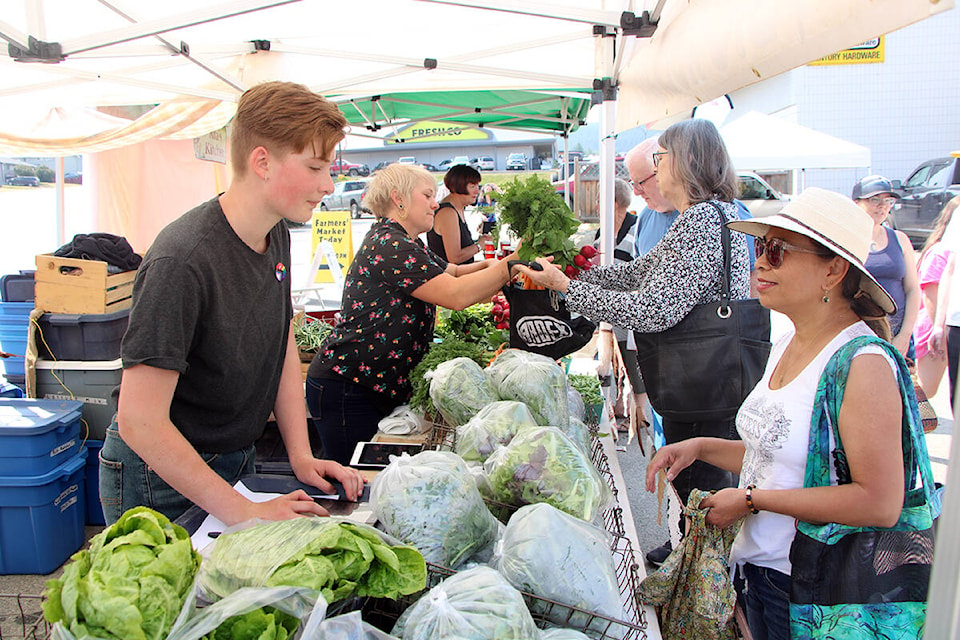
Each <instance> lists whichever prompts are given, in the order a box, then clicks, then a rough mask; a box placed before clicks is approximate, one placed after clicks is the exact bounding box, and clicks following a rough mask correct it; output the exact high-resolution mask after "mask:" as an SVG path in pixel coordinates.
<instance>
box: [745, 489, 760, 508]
mask: <svg viewBox="0 0 960 640" xmlns="http://www.w3.org/2000/svg"><path fill="white" fill-rule="evenodd" d="M756 488H757V485H755V484H748V485H747V495H746V499H747V509H749V510H750V513H752V514H754V515H756V514H758V513H760V509H757V508H756V507H755V506H754V504H753V490H754V489H756Z"/></svg>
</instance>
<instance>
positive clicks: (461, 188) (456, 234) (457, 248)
mask: <svg viewBox="0 0 960 640" xmlns="http://www.w3.org/2000/svg"><path fill="white" fill-rule="evenodd" d="M443 183H444V184H445V185H446V186H447V189H449V190H450V195H448V196H447V197H446V198H444V199H443V200H442V201H441V202H440V208H439V209H437V211H436V213H435V214H434V219H433V229H431V230H430V231H428V232H427V246H429V247H430V249H431V250H433V252H434V253H436V254H437V255H438V256H440V257H441V258H443V259H444V260H446V261H447V262H450V263H453V264H467V263H468V262H473V257H474V256H475V255H477V254H478V253H480V245H479V244H477V241H476V240H474V239H473V234H472V233H471V232H470V227H468V226H467V221H466V219H465V218H464V210H465V209H466V207H467V205H470V204H473V203H474V202H476V200H477V195H478V194H479V193H480V172H479V171H477V170H476V169H474V168H473V167H470V166H467V165H465V164H458V165H456V166H454V167H451V169H450V170H449V171H447V174H446V175H445V176H444V177H443Z"/></svg>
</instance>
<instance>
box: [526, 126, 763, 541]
mask: <svg viewBox="0 0 960 640" xmlns="http://www.w3.org/2000/svg"><path fill="white" fill-rule="evenodd" d="M659 143H660V150H659V151H658V152H656V153H654V154H653V156H654V157H653V160H654V166H655V168H656V172H657V173H656V175H657V184H658V185H659V187H660V192H661V193H662V194H663V196H664V197H665V198H666V199H667V200H668V201H669V202H670V203H671V204H672V205H673V206H674V207H675V208H676V210H677V211H681V212H682V213H680V215H679V216H678V217H677V219H676V221H675V222H674V223H673V225H672V226H671V227H670V229H669V230H668V231H667V233H666V234H665V235H664V236H663V239H661V240H660V242H659V243H657V245H656V246H655V247H654V248H653V249H651V250H650V251H649V252H648V253H646V254H645V255H643V256H641V257H639V258H637V259H635V260H633V261H632V262H626V263H624V262H617V263H614V264H612V265H607V266H602V267H595V268H593V269H590V270H589V271H583V272H581V273H580V275H579V276H578V278H577V279H576V280H571V279H569V278H567V277H566V276H565V275H564V274H563V272H562V271H560V270H559V269H555V268H545V269H544V270H543V271H539V272H536V271H532V270H530V269H528V268H526V267H520V268H519V270H520V271H521V272H522V273H524V274H525V275H527V276H528V277H530V278H532V279H533V280H534V281H535V282H537V283H538V284H540V285H543V286H545V287H547V288H549V289H554V290H556V291H560V292H562V293H563V294H564V295H565V296H566V303H567V308H569V309H570V311H574V312H577V313H580V314H582V315H584V316H587V317H588V318H590V319H591V320H593V321H603V322H609V323H610V324H612V325H614V326H618V327H624V328H626V329H630V330H633V331H639V332H644V333H650V332H657V331H663V330H665V329H668V328H670V327H672V326H674V325H675V324H677V323H678V322H680V320H682V319H683V318H684V317H686V315H687V314H688V313H690V311H691V310H692V309H693V307H694V306H696V305H698V304H705V303H708V302H714V301H717V300H719V299H720V291H721V283H722V281H723V249H722V246H721V241H720V235H721V233H720V232H721V227H720V225H721V224H725V223H727V222H729V221H732V220H739V216H738V214H737V207H736V205H734V204H733V199H734V198H735V197H736V195H737V185H736V172H735V171H734V169H733V166H732V165H731V163H730V156H729V154H728V153H727V149H726V147H725V146H724V144H723V140H722V139H721V138H720V134H719V132H718V131H717V128H716V127H715V126H714V125H713V124H712V123H710V122H709V121H706V120H686V121H684V122H680V123H677V124H675V125H673V126H671V127H670V128H669V129H667V130H666V131H664V133H663V135H661V136H660V140H659ZM717 208H719V210H720V213H718V212H717ZM721 215H722V218H723V219H722V220H721ZM539 260H540V262H542V263H543V264H544V265H547V264H548V262H547V261H546V260H545V259H544V258H540V259H539ZM730 275H731V279H730V295H731V297H732V298H733V299H743V298H748V297H749V295H750V257H749V255H748V254H747V243H746V238H745V236H744V235H743V234H741V233H732V234H731V268H730ZM733 418H734V416H731V417H730V419H728V420H721V421H704V422H693V423H687V422H679V421H676V420H669V419H664V420H663V431H664V435H665V437H666V440H667V442H668V443H673V442H680V441H682V440H686V439H688V438H693V437H696V436H706V435H710V436H715V437H720V438H735V437H736V430H735V428H734V420H733ZM673 484H674V487H675V488H676V490H677V492H678V493H679V494H680V499H681V500H682V501H683V503H684V504H686V501H687V496H688V495H689V494H690V490H691V489H693V488H698V489H704V490H713V489H722V488H724V487H731V486H736V482H735V478H734V476H733V474H731V473H730V472H728V471H724V470H722V469H719V468H717V467H714V466H713V465H709V464H706V463H702V462H697V463H694V465H692V466H691V467H689V468H688V469H685V470H684V471H683V472H681V473H680V474H679V475H678V476H677V478H676V479H674V482H673ZM664 550H667V548H666V546H665V547H664ZM665 555H666V554H663V556H664V557H665Z"/></svg>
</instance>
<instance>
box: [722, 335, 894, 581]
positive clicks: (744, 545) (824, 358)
mask: <svg viewBox="0 0 960 640" xmlns="http://www.w3.org/2000/svg"><path fill="white" fill-rule="evenodd" d="M863 335H874V334H873V331H871V329H870V327H868V326H867V325H866V324H865V323H863V322H857V323H855V324H852V325H850V326H849V327H847V328H846V329H844V330H843V331H841V332H840V333H839V334H838V335H837V336H836V337H835V338H834V339H833V340H832V341H830V343H829V344H827V346H826V347H824V349H823V350H822V351H821V352H820V353H819V354H817V357H816V358H814V359H813V361H812V362H811V363H810V364H809V365H807V367H806V368H805V369H804V370H803V372H802V373H801V374H800V375H798V376H797V377H796V378H795V379H794V380H792V381H791V382H790V383H789V384H787V385H785V386H784V387H782V388H780V389H777V390H776V391H774V390H771V389H770V386H769V385H770V375H771V374H772V373H773V370H774V369H775V368H776V366H777V363H778V362H779V361H780V358H781V356H782V355H783V352H784V350H785V349H786V348H787V345H788V344H789V343H790V340H791V339H792V338H793V332H792V331H791V332H790V333H788V334H787V335H784V336H783V337H782V338H780V339H779V340H778V341H777V342H776V343H775V344H774V345H773V348H772V349H771V351H770V359H769V361H768V362H767V369H766V371H764V373H763V378H762V379H761V380H760V382H758V383H757V386H756V387H755V388H754V390H753V391H752V392H750V395H748V396H747V398H746V400H744V402H743V405H742V406H741V407H740V411H739V413H737V431H738V432H739V434H740V438H741V439H742V440H743V444H744V446H745V447H746V452H745V453H744V456H743V468H742V470H741V472H740V487H741V488H743V487H746V486H747V485H750V484H753V485H756V487H757V488H758V489H799V488H802V487H803V475H804V470H805V469H806V466H807V446H808V441H809V438H810V420H811V419H812V417H813V400H814V397H815V395H816V392H817V384H818V383H819V382H820V376H821V375H822V374H823V369H824V367H826V366H827V362H828V361H829V360H830V357H831V356H832V355H833V354H834V353H836V351H837V350H838V349H839V348H840V347H841V346H843V345H844V344H846V343H847V342H849V341H850V340H852V339H853V338H856V337H858V336H863ZM862 353H880V354H883V355H885V356H886V357H887V359H888V360H889V362H890V366H891V370H892V371H893V372H894V375H896V368H895V365H894V362H893V360H891V359H890V358H889V356H887V355H886V353H885V352H883V351H882V350H881V349H880V348H879V347H876V346H868V347H864V348H862V349H860V350H859V351H857V355H860V354H862ZM831 441H832V438H831ZM832 446H833V445H832V443H831V447H832ZM830 475H831V480H832V481H833V482H836V476H835V474H834V471H833V469H831V473H830ZM796 530H797V528H796V520H795V519H794V518H792V517H790V516H785V515H781V514H778V513H772V512H770V511H761V512H760V513H758V514H756V515H753V514H751V515H748V516H747V519H746V520H745V521H744V523H743V527H741V529H740V533H739V534H738V535H737V538H736V540H735V541H734V543H733V548H732V549H731V552H730V566H731V567H733V566H736V565H737V564H743V563H746V562H749V563H751V564H754V565H757V566H761V567H769V568H771V569H776V570H777V571H780V572H782V573H785V574H787V575H790V557H789V555H790V544H791V543H792V542H793V536H794V534H795V533H796Z"/></svg>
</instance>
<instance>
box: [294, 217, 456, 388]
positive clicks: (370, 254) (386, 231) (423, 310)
mask: <svg viewBox="0 0 960 640" xmlns="http://www.w3.org/2000/svg"><path fill="white" fill-rule="evenodd" d="M445 268H446V263H444V261H443V259H442V258H440V257H439V256H437V255H436V254H434V253H433V252H432V251H430V250H429V249H427V248H426V247H425V246H423V243H422V242H421V241H420V240H419V239H416V240H411V239H410V238H409V236H407V232H406V231H405V230H404V229H403V227H401V226H400V224H398V223H397V222H395V221H393V220H387V219H382V220H378V221H377V222H375V223H374V225H373V226H372V227H371V228H370V231H369V232H367V235H366V236H365V237H364V239H363V244H362V245H361V247H360V250H359V251H358V252H357V255H356V257H354V259H353V263H352V264H351V265H350V270H349V272H348V273H347V277H346V280H345V281H344V286H343V302H342V305H341V307H342V308H341V310H340V316H341V317H340V322H338V323H337V326H336V327H335V328H334V330H333V332H332V333H331V334H330V337H328V338H327V340H326V341H325V342H324V344H323V347H322V348H321V349H320V352H319V353H318V355H317V357H316V358H314V360H313V362H312V363H311V364H310V369H309V372H308V373H309V375H310V377H311V378H330V377H339V378H343V379H346V380H348V381H350V382H353V383H355V384H358V385H360V386H362V387H365V388H367V389H370V390H372V391H374V392H376V393H377V394H378V395H380V396H382V397H384V398H387V399H389V400H391V401H394V402H395V403H396V404H402V403H403V402H406V401H407V399H408V398H409V397H410V372H411V371H412V370H413V368H414V367H415V366H416V365H417V363H419V362H420V360H421V359H422V358H423V354H424V352H425V351H426V349H427V346H428V345H429V344H430V342H431V341H432V340H433V324H434V316H435V312H436V307H435V306H434V305H432V304H429V303H427V302H424V301H423V300H418V299H417V298H414V297H413V295H411V294H412V292H413V291H414V290H416V289H417V288H419V287H420V286H421V285H423V284H425V283H426V282H427V281H428V280H431V279H432V278H434V277H436V276H438V275H440V274H441V273H443V272H444V269H445Z"/></svg>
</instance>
